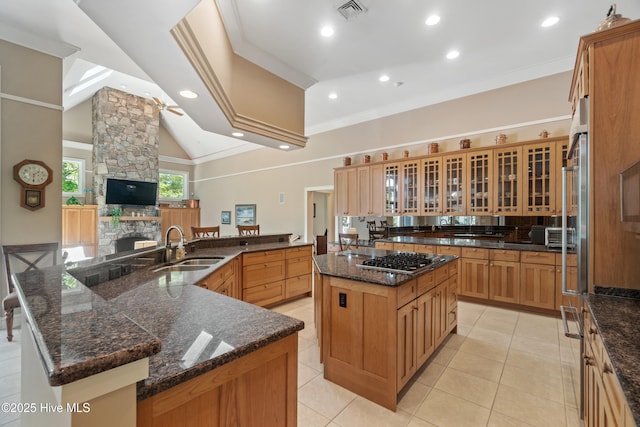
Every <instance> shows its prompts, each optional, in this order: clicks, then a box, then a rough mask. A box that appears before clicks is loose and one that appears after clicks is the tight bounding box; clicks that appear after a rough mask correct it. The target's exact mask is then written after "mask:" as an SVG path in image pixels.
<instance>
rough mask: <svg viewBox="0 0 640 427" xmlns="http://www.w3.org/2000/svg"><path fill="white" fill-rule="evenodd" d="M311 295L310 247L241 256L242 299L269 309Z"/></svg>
mask: <svg viewBox="0 0 640 427" xmlns="http://www.w3.org/2000/svg"><path fill="white" fill-rule="evenodd" d="M310 292H311V246H302V247H299V248H288V249H278V250H267V251H259V252H252V253H247V254H243V255H242V299H243V300H244V301H246V302H250V303H252V304H256V305H259V306H263V307H266V306H271V305H274V304H276V303H279V302H282V301H284V300H286V299H289V298H293V297H297V296H301V295H304V294H308V293H310Z"/></svg>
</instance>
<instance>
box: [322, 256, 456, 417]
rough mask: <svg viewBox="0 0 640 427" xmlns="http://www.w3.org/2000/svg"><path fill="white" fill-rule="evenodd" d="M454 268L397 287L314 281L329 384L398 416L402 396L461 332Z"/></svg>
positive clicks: (330, 278)
mask: <svg viewBox="0 0 640 427" xmlns="http://www.w3.org/2000/svg"><path fill="white" fill-rule="evenodd" d="M450 265H451V263H448V264H446V265H444V266H441V267H440V268H438V269H436V270H435V271H431V272H429V273H426V274H424V275H422V276H420V277H418V278H416V279H414V280H412V281H410V282H408V283H405V284H403V285H401V286H399V287H397V288H394V287H389V286H381V285H375V284H368V283H365V282H359V281H353V280H347V279H343V278H339V277H334V276H324V275H319V274H318V275H316V279H315V280H316V286H318V288H316V295H317V293H318V292H319V291H321V293H322V301H320V302H318V301H317V300H316V306H315V307H316V310H318V309H321V316H320V317H321V327H320V330H319V331H321V335H320V336H321V340H320V348H321V351H322V355H321V360H322V362H323V363H324V375H325V378H327V379H328V380H330V381H332V382H334V383H336V384H339V385H341V386H343V387H345V388H347V389H349V390H351V391H353V392H355V393H357V394H360V395H361V396H363V397H366V398H367V399H369V400H372V401H373V402H376V403H378V404H380V405H382V406H384V407H386V408H389V409H391V410H395V408H396V403H397V395H398V392H399V391H400V390H401V389H402V387H404V385H405V384H406V383H407V382H408V381H409V380H410V379H411V377H412V376H413V375H414V374H415V373H416V371H417V370H418V369H419V368H420V366H421V365H422V364H424V363H425V362H426V361H427V359H428V358H429V356H430V355H431V354H432V353H433V351H434V350H435V349H436V348H437V347H438V345H440V344H441V343H442V342H443V340H444V338H445V337H446V336H447V334H448V332H450V331H453V330H455V328H456V325H457V321H456V317H457V280H456V275H457V267H454V268H449V267H450ZM316 314H317V313H316Z"/></svg>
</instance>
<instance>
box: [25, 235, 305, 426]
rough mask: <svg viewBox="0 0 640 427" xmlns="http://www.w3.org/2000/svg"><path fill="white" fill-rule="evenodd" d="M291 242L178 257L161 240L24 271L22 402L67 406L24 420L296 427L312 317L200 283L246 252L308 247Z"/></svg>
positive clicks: (203, 249)
mask: <svg viewBox="0 0 640 427" xmlns="http://www.w3.org/2000/svg"><path fill="white" fill-rule="evenodd" d="M284 237H286V238H284V239H283V238H282V236H279V237H276V238H271V239H270V238H269V236H263V238H262V239H253V240H251V239H243V243H245V244H246V245H242V246H240V245H239V244H238V242H237V241H235V240H233V239H230V240H229V241H225V240H226V239H218V240H219V245H220V246H219V247H207V246H210V243H208V242H204V243H203V242H201V241H192V242H189V243H188V245H187V247H188V248H190V249H195V251H194V252H192V253H190V254H188V256H187V258H186V259H185V260H184V261H176V262H172V263H170V264H167V263H164V262H163V257H164V247H161V248H154V249H141V250H137V251H132V252H127V253H124V254H116V255H112V256H104V257H97V258H94V259H90V260H86V261H81V262H78V263H69V264H66V265H64V266H62V265H59V266H55V267H50V268H47V269H43V270H39V271H31V272H27V273H21V274H19V275H17V276H16V278H17V280H18V292H19V296H20V300H21V304H22V307H23V308H24V312H25V317H26V319H27V322H26V323H27V324H28V327H29V328H28V329H27V330H30V331H31V333H30V334H29V333H24V334H23V336H24V337H25V338H24V340H23V351H22V353H23V355H24V359H25V360H24V362H23V363H25V365H24V366H25V367H23V369H22V373H23V376H22V378H23V379H22V401H33V402H38V404H40V402H42V403H50V404H51V405H53V406H55V407H58V405H62V408H64V410H63V411H62V413H55V414H54V413H43V412H42V411H37V412H35V413H29V414H23V417H22V423H23V424H22V425H44V424H46V425H54V426H58V425H60V426H69V425H73V426H85V425H91V426H101V425H128V426H133V425H138V426H172V425H176V424H177V423H178V421H180V422H183V421H184V419H185V417H188V418H193V419H204V420H208V421H210V424H209V425H225V426H234V425H258V424H262V425H273V426H295V425H296V413H297V409H296V405H297V352H298V348H297V340H298V339H297V333H298V331H300V330H301V329H303V328H304V324H303V322H301V321H299V320H296V319H292V318H289V317H287V316H283V315H280V314H278V313H275V312H272V311H270V310H265V309H263V308H260V307H257V306H255V305H253V304H248V303H246V302H243V301H239V300H238V299H235V298H229V297H228V296H225V295H221V294H220V293H218V292H213V291H211V290H209V289H207V288H206V287H205V286H197V285H198V284H201V282H203V281H207V280H209V278H210V277H211V276H215V274H216V272H218V271H220V270H222V269H226V268H228V267H229V266H230V265H233V266H235V267H237V266H239V263H240V262H241V261H238V260H239V259H240V260H241V259H242V257H244V256H246V255H252V254H254V255H255V254H260V253H265V252H267V253H269V252H274V251H275V252H277V251H284V252H285V253H286V251H287V250H292V251H294V252H296V251H300V250H303V249H306V250H310V244H307V243H304V242H294V243H290V242H289V239H288V235H284ZM233 243H235V245H234V244H233ZM231 271H234V272H237V268H236V269H233V270H231ZM309 273H310V271H309ZM282 281H283V282H285V280H284V279H283V280H282ZM236 283H241V279H240V278H236ZM194 285H196V286H194ZM283 288H284V285H283ZM39 365H40V366H42V369H40V368H38V366H39ZM27 366H28V368H27ZM34 367H35V368H38V369H34ZM205 402H206V403H205ZM85 403H88V404H89V405H88V406H86V407H89V408H90V411H85V412H82V411H80V410H78V411H69V410H68V408H76V409H78V408H80V409H81V408H86V407H85V406H83V404H85ZM74 404H75V405H76V406H75V407H74V406H73V405H74ZM68 405H71V406H68Z"/></svg>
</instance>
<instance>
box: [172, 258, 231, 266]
mask: <svg viewBox="0 0 640 427" xmlns="http://www.w3.org/2000/svg"><path fill="white" fill-rule="evenodd" d="M223 259H224V257H213V258H190V259H185V260H184V261H181V262H179V263H178V264H176V265H185V266H188V265H213V264H216V263H219V262H220V261H221V260H223Z"/></svg>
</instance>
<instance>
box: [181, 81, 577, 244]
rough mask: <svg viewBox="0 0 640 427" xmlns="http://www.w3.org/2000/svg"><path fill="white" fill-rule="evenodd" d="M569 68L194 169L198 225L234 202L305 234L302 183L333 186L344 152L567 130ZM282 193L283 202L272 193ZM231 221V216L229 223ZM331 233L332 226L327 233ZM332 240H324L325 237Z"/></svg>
mask: <svg viewBox="0 0 640 427" xmlns="http://www.w3.org/2000/svg"><path fill="white" fill-rule="evenodd" d="M571 74H572V73H571V72H570V71H568V72H566V73H561V74H557V75H554V76H549V77H546V78H543V79H538V80H533V81H529V82H525V83H521V84H517V85H513V86H509V87H504V88H501V89H497V90H493V91H489V92H485V93H481V94H478V95H473V96H469V97H465V98H460V99H456V100H453V101H449V102H445V103H442V104H438V105H434V106H430V107H425V108H421V109H417V110H412V111H408V112H405V113H401V114H397V115H394V116H389V117H385V118H382V119H378V120H373V121H370V122H366V123H361V124H358V125H354V126H349V127H345V128H342V129H337V130H333V131H330V132H326V133H322V134H318V135H313V136H311V137H310V139H309V142H308V144H307V147H306V148H304V149H301V150H295V151H291V152H282V151H278V150H274V149H269V148H261V149H258V150H255V151H252V152H248V153H244V154H241V155H237V156H233V157H227V158H225V159H222V160H216V161H211V162H207V163H203V164H200V165H197V166H196V167H195V171H194V172H195V175H194V177H195V190H196V193H197V194H198V195H199V196H200V206H201V207H202V223H203V224H204V225H218V224H220V212H221V211H223V210H230V211H233V210H234V205H235V204H237V203H256V204H257V211H258V217H257V221H258V223H259V224H260V225H261V231H262V232H263V233H275V232H291V233H295V234H300V235H304V230H305V227H304V224H305V215H304V211H305V206H306V203H307V200H306V199H305V190H304V189H305V188H313V187H322V186H332V185H333V168H336V167H340V166H342V159H343V157H345V156H351V157H352V158H353V164H357V163H361V162H362V161H361V159H362V155H364V154H370V155H371V156H372V161H378V160H380V153H382V152H383V151H386V152H388V153H389V158H390V159H396V158H400V157H401V153H402V151H403V150H409V152H410V155H411V156H416V155H422V154H427V152H428V151H427V145H428V143H429V142H434V141H435V142H439V143H440V151H441V152H447V151H454V150H457V149H459V140H460V139H462V138H466V137H468V138H470V139H471V140H472V147H478V146H488V145H492V144H495V136H496V135H497V134H499V133H504V134H506V135H507V142H518V141H526V140H531V139H536V138H538V134H539V133H540V132H541V131H542V130H543V129H544V130H547V131H548V132H549V133H550V134H551V136H561V135H567V134H568V131H569V125H570V119H569V116H570V106H569V102H568V94H569V86H570V84H571ZM280 192H284V193H285V195H286V201H285V204H280V203H279V201H278V194H279V193H280ZM232 222H234V221H232ZM221 232H222V234H223V235H228V234H235V228H234V224H231V225H228V226H222V228H221ZM329 236H332V231H331V230H330V231H329ZM330 238H331V237H330Z"/></svg>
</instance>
